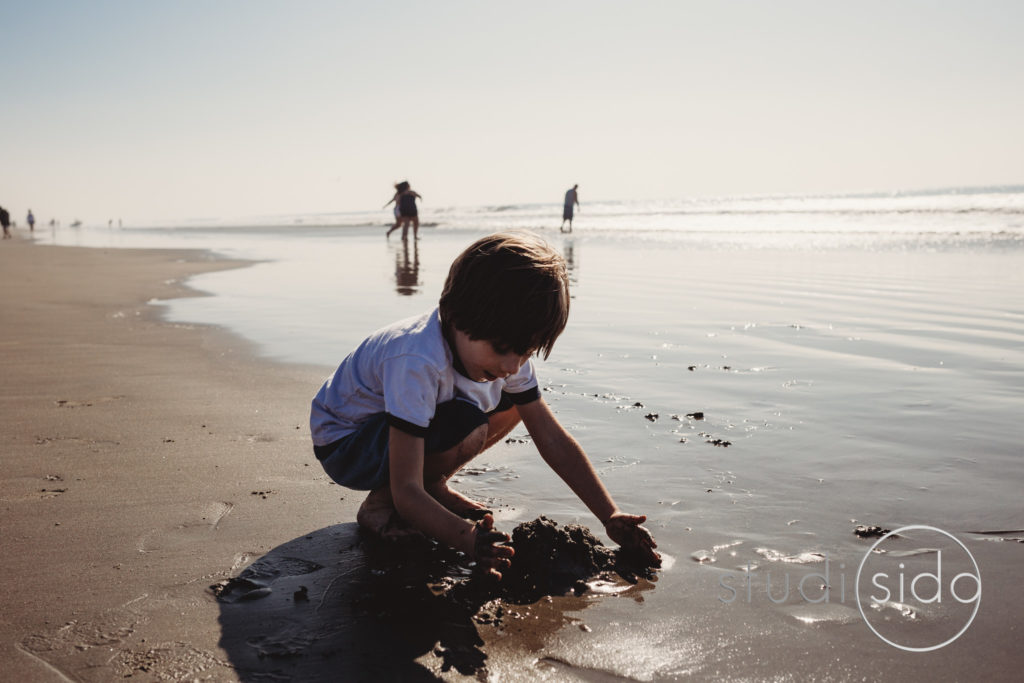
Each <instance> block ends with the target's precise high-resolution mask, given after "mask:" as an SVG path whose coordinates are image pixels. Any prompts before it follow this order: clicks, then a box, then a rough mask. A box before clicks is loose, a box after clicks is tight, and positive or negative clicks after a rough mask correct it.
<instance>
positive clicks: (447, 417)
mask: <svg viewBox="0 0 1024 683" xmlns="http://www.w3.org/2000/svg"><path fill="white" fill-rule="evenodd" d="M511 407H512V402H511V401H509V400H507V397H506V396H502V401H501V403H499V404H498V407H497V408H495V409H494V410H493V411H491V413H490V414H492V415H493V414H494V413H498V412H501V411H503V410H508V409H509V408H511ZM487 419H488V414H487V413H485V412H484V411H482V410H480V408H478V407H477V406H475V405H474V404H472V403H469V402H468V401H462V400H459V399H452V400H451V401H447V402H445V403H441V404H440V405H438V406H437V409H436V410H435V411H434V419H432V420H431V421H430V426H429V427H427V433H426V436H424V437H423V452H424V453H425V454H430V453H441V452H443V451H446V450H448V449H449V448H452V447H453V446H456V445H458V444H460V443H462V441H463V440H464V439H465V438H466V437H467V436H469V435H470V433H472V431H473V430H474V429H476V428H477V427H479V426H480V425H485V424H487ZM389 431H390V426H389V425H388V420H387V415H386V414H384V413H377V414H375V415H371V416H370V418H369V419H368V420H367V421H366V422H364V423H363V424H362V425H361V426H360V427H359V429H358V430H357V431H355V432H353V433H351V434H348V435H346V436H343V437H342V438H340V439H338V440H337V441H335V442H334V443H332V444H328V445H326V446H314V447H313V451H314V453H316V458H317V460H319V461H320V464H321V465H323V468H324V472H326V473H327V475H328V476H329V477H330V478H331V479H333V480H334V481H335V482H337V483H339V484H341V485H342V486H346V487H348V488H350V489H356V490H357V491H372V490H373V489H378V488H380V487H382V486H384V485H386V484H387V483H388V481H389V480H390V477H391V470H390V467H389V464H388V460H389V459H388V435H389Z"/></svg>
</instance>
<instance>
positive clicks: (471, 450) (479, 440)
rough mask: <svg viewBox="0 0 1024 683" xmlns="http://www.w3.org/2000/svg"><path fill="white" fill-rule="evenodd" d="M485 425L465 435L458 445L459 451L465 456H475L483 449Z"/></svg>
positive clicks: (485, 439) (485, 433)
mask: <svg viewBox="0 0 1024 683" xmlns="http://www.w3.org/2000/svg"><path fill="white" fill-rule="evenodd" d="M487 433H488V429H487V423H484V424H482V425H480V426H479V427H477V428H476V429H474V430H473V431H471V432H470V433H469V434H467V435H466V438H465V439H463V440H462V443H460V444H459V450H460V451H461V452H463V453H465V454H467V455H476V454H478V453H480V451H482V450H483V449H484V444H485V443H487Z"/></svg>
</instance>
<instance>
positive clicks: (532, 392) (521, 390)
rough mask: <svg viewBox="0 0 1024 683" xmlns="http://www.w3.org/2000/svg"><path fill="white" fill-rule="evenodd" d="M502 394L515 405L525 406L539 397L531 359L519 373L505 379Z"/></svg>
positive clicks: (538, 388)
mask: <svg viewBox="0 0 1024 683" xmlns="http://www.w3.org/2000/svg"><path fill="white" fill-rule="evenodd" d="M503 391H504V393H506V394H508V397H509V400H511V401H512V403H514V404H515V405H519V406H521V405H525V404H527V403H530V402H531V401H534V400H536V399H537V398H538V397H539V396H540V387H539V386H538V382H537V374H536V372H535V371H534V368H533V359H532V358H531V359H529V360H527V361H526V362H525V363H523V367H521V368H519V372H517V373H516V374H514V375H512V376H511V377H508V378H506V379H505V387H504V389H503Z"/></svg>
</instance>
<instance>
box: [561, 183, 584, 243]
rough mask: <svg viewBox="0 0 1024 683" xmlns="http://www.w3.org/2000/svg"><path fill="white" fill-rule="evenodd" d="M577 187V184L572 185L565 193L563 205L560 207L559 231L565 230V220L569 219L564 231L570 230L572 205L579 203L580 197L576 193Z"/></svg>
mask: <svg viewBox="0 0 1024 683" xmlns="http://www.w3.org/2000/svg"><path fill="white" fill-rule="evenodd" d="M577 188H579V185H578V184H576V185H573V186H572V187H570V188H569V189H568V190H567V191H566V193H565V207H564V208H563V209H562V224H561V225H560V226H559V227H558V230H559V231H560V232H561V231H564V230H565V222H566V221H569V230H568V231H566V232H572V214H573V207H576V206H579V205H580V197H579V195H578V194H577V193H576V190H577Z"/></svg>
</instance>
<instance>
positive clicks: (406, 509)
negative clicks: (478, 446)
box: [388, 427, 512, 577]
mask: <svg viewBox="0 0 1024 683" xmlns="http://www.w3.org/2000/svg"><path fill="white" fill-rule="evenodd" d="M388 439H389V443H388V450H389V457H390V466H391V497H392V499H393V500H394V501H395V509H396V510H398V514H399V515H401V517H402V519H404V520H405V521H407V522H409V523H410V524H412V525H413V526H414V527H415V528H416V529H418V530H419V531H422V532H423V533H425V534H427V535H428V536H430V537H431V538H435V539H437V540H438V541H440V542H441V543H444V544H446V545H448V546H450V547H452V548H455V549H456V550H459V551H461V552H463V553H465V554H466V555H468V556H469V557H471V558H473V559H474V560H476V561H477V563H478V564H480V565H481V566H482V567H483V568H484V569H486V570H487V571H489V572H490V573H493V574H496V575H497V576H499V577H500V576H501V574H500V570H501V569H503V568H506V567H508V566H509V562H508V559H507V558H509V557H511V556H512V549H511V548H506V547H503V546H499V545H496V544H497V543H501V542H503V541H507V540H508V536H507V535H506V534H502V533H500V532H495V531H493V523H494V519H493V517H491V516H490V515H487V517H485V519H484V520H483V522H481V523H477V524H475V525H474V524H472V523H470V522H467V521H466V520H464V519H462V518H461V517H459V516H458V515H455V514H454V513H452V512H449V511H448V510H447V509H446V508H445V507H444V506H443V505H441V504H440V503H438V502H437V500H435V499H434V498H433V496H431V495H430V494H429V493H427V491H426V489H424V487H423V457H424V454H423V439H422V438H420V437H417V436H413V435H411V434H407V433H406V432H403V431H402V430H400V429H396V428H395V427H391V428H390V431H389V433H388Z"/></svg>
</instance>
